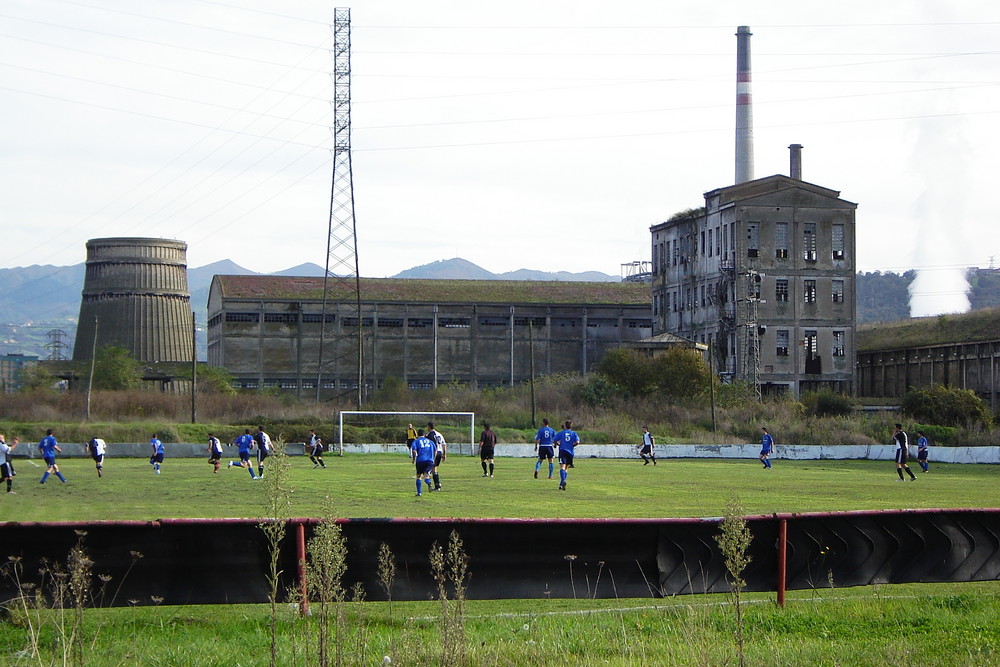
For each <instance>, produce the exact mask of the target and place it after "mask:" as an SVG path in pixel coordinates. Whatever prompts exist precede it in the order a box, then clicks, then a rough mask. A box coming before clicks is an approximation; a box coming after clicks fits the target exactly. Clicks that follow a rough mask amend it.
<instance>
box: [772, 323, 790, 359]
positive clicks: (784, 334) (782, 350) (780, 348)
mask: <svg viewBox="0 0 1000 667" xmlns="http://www.w3.org/2000/svg"><path fill="white" fill-rule="evenodd" d="M775 341H776V348H775V354H777V355H778V356H779V357H787V356H788V329H778V332H777V334H776V335H775Z"/></svg>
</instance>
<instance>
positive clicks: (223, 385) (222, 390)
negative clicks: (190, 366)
mask: <svg viewBox="0 0 1000 667" xmlns="http://www.w3.org/2000/svg"><path fill="white" fill-rule="evenodd" d="M197 372H198V391H200V392H203V393H210V394H225V395H226V396H234V395H235V394H236V388H235V387H233V376H232V375H231V374H230V373H229V371H227V370H226V369H225V368H223V367H222V366H209V365H207V364H199V365H198V371H197Z"/></svg>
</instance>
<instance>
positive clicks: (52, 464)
mask: <svg viewBox="0 0 1000 667" xmlns="http://www.w3.org/2000/svg"><path fill="white" fill-rule="evenodd" d="M38 451H40V452H41V453H42V458H43V459H45V465H46V466H48V467H47V468H46V469H45V473H44V474H43V475H42V482H41V483H42V484H45V480H47V479H48V478H49V475H51V474H53V473H54V474H55V476H56V477H58V478H59V479H61V480H62V483H63V484H65V483H66V478H65V477H63V476H62V473H61V472H59V466H57V465H56V452H58V453H60V454H62V450H61V449H59V443H58V442H56V438H55V436H54V435H52V429H49V430H47V431H46V432H45V437H44V438H42V441H41V442H39V443H38Z"/></svg>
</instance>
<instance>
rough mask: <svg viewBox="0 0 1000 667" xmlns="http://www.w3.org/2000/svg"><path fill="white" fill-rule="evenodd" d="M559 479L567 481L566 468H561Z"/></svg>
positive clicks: (563, 481)
mask: <svg viewBox="0 0 1000 667" xmlns="http://www.w3.org/2000/svg"><path fill="white" fill-rule="evenodd" d="M559 481H560V482H562V483H563V484H565V483H566V471H565V470H560V471H559Z"/></svg>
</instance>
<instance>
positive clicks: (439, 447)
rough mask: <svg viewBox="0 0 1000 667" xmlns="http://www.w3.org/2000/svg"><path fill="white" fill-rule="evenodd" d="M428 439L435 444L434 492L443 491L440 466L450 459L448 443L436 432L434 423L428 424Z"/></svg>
mask: <svg viewBox="0 0 1000 667" xmlns="http://www.w3.org/2000/svg"><path fill="white" fill-rule="evenodd" d="M427 429H428V431H427V439H428V440H430V441H431V442H433V443H434V446H435V453H434V473H433V474H432V475H431V477H433V478H434V490H435V491H440V490H441V476H440V475H439V474H438V466H440V465H441V462H442V461H444V460H445V459H446V458H448V443H447V442H445V441H444V436H443V435H441V434H440V433H438V432H437V431H436V430H434V422H427Z"/></svg>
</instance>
